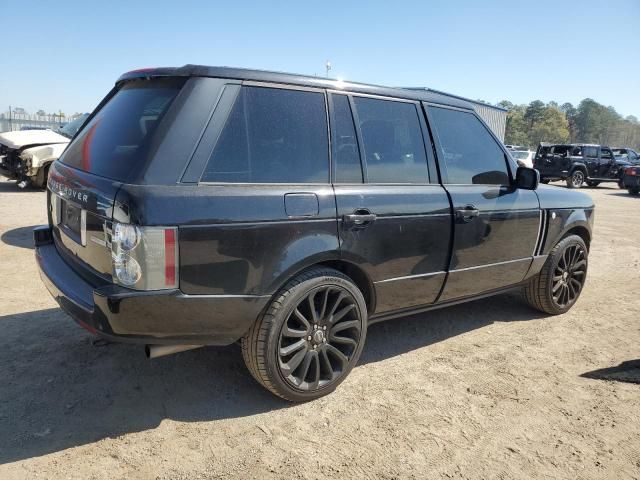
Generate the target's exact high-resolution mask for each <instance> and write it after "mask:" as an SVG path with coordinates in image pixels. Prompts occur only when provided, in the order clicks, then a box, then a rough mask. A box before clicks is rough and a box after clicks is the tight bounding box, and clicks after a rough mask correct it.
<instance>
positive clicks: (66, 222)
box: [59, 199, 87, 246]
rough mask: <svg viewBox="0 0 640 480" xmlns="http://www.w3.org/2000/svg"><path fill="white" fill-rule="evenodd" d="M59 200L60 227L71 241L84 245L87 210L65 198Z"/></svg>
mask: <svg viewBox="0 0 640 480" xmlns="http://www.w3.org/2000/svg"><path fill="white" fill-rule="evenodd" d="M59 201H60V210H59V211H60V223H59V227H60V229H61V230H63V231H64V233H65V234H66V235H67V236H68V237H69V238H71V239H72V240H73V241H75V242H76V243H79V244H80V245H82V246H85V245H86V244H87V243H86V234H87V211H86V210H84V209H82V208H80V207H78V206H77V205H74V204H73V203H71V202H67V201H66V200H63V199H60V200H59Z"/></svg>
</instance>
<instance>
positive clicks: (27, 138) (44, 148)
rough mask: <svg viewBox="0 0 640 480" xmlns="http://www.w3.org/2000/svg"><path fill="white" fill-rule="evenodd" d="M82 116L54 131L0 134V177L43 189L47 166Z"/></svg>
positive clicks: (59, 153) (61, 149) (81, 121)
mask: <svg viewBox="0 0 640 480" xmlns="http://www.w3.org/2000/svg"><path fill="white" fill-rule="evenodd" d="M87 116H88V114H84V115H81V116H79V117H78V118H76V119H75V120H73V121H71V122H69V123H68V124H67V125H65V126H64V127H62V128H60V129H58V130H57V131H55V132H54V131H52V130H19V131H15V132H5V133H0V175H3V176H5V177H7V178H9V179H10V180H17V181H18V185H19V186H20V187H25V186H26V185H27V184H31V185H34V186H36V187H40V188H44V187H45V186H46V185H47V176H48V173H49V166H50V165H51V163H52V162H53V161H54V160H56V159H57V158H58V157H59V156H60V155H61V154H62V152H63V151H64V149H65V148H67V145H68V144H69V141H70V140H71V138H72V137H73V136H74V135H75V133H76V132H77V131H78V129H79V128H80V127H81V126H82V124H83V123H84V121H85V120H86V119H87Z"/></svg>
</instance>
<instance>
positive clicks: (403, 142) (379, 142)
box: [354, 97, 429, 183]
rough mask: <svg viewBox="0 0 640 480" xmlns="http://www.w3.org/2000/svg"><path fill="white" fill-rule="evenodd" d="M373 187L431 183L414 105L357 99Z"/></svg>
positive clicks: (359, 119)
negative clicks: (391, 184) (389, 184)
mask: <svg viewBox="0 0 640 480" xmlns="http://www.w3.org/2000/svg"><path fill="white" fill-rule="evenodd" d="M354 102H355V105H356V110H357V111H358V121H359V122H360V131H361V132H362V141H363V143H364V145H363V148H364V153H365V159H366V162H367V177H368V181H369V182H371V183H428V181H429V175H428V170H427V156H426V152H425V149H424V141H423V139H422V130H421V129H420V121H419V119H418V111H417V110H416V106H415V105H414V104H413V103H405V102H393V101H389V100H377V99H373V98H365V97H355V98H354Z"/></svg>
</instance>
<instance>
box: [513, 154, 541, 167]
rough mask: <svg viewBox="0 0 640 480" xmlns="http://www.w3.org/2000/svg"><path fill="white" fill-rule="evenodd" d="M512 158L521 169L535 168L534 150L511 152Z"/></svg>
mask: <svg viewBox="0 0 640 480" xmlns="http://www.w3.org/2000/svg"><path fill="white" fill-rule="evenodd" d="M509 153H511V156H512V157H513V159H514V160H515V161H516V162H517V163H518V165H519V166H521V167H527V168H533V156H534V155H535V154H536V152H534V151H533V150H510V151H509Z"/></svg>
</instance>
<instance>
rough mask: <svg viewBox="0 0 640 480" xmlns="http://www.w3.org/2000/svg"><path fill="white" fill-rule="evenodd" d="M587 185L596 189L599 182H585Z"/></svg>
mask: <svg viewBox="0 0 640 480" xmlns="http://www.w3.org/2000/svg"><path fill="white" fill-rule="evenodd" d="M587 185H588V186H590V187H592V188H593V187H597V186H598V185H600V182H598V181H597V180H589V181H587Z"/></svg>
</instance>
